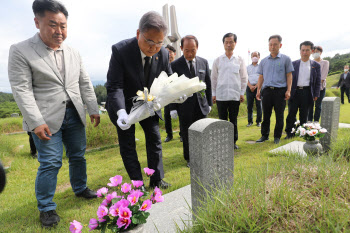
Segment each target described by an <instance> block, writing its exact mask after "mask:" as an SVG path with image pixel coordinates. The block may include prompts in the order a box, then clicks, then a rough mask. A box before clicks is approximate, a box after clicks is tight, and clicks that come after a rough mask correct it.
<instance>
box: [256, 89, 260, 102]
mask: <svg viewBox="0 0 350 233" xmlns="http://www.w3.org/2000/svg"><path fill="white" fill-rule="evenodd" d="M256 99H257V100H261V99H260V91H259V90H258V91H257V92H256Z"/></svg>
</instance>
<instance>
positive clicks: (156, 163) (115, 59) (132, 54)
mask: <svg viewBox="0 0 350 233" xmlns="http://www.w3.org/2000/svg"><path fill="white" fill-rule="evenodd" d="M166 35H167V26H166V23H165V21H164V19H163V17H162V16H161V15H159V14H158V13H157V12H148V13H146V14H144V15H143V16H142V18H141V20H140V23H139V29H137V34H136V37H134V38H131V39H126V40H123V41H120V42H119V43H117V44H115V45H113V46H112V56H111V60H110V63H109V70H108V74H107V95H108V97H107V102H106V109H107V111H108V114H109V117H110V119H111V121H112V122H113V124H114V125H115V126H116V127H117V132H118V140H119V148H120V154H121V156H122V159H123V163H124V166H125V168H126V171H127V172H128V175H129V177H130V179H131V180H142V172H141V166H140V163H139V161H138V157H137V153H136V143H135V125H131V126H130V125H129V124H128V122H127V118H128V113H130V110H131V108H132V106H133V103H132V98H133V97H134V96H136V92H137V91H138V90H141V91H143V89H144V87H147V88H148V90H150V87H151V85H152V83H153V81H154V79H155V78H156V77H158V76H159V74H160V73H161V72H162V71H165V72H166V73H167V74H168V75H171V74H172V71H171V68H170V65H169V54H168V51H167V50H166V49H165V48H164V47H162V45H163V40H164V37H165V36H166ZM156 113H157V114H156V115H154V116H152V117H149V118H146V119H145V120H142V121H140V122H139V123H140V125H141V127H142V129H143V131H144V133H145V138H146V151H147V163H148V167H149V168H151V169H154V170H155V173H154V174H153V175H152V176H151V180H150V186H151V187H155V186H157V187H160V188H168V187H169V186H170V184H168V183H166V182H165V181H163V178H164V170H163V161H162V145H161V137H160V133H159V118H161V112H160V111H157V112H156Z"/></svg>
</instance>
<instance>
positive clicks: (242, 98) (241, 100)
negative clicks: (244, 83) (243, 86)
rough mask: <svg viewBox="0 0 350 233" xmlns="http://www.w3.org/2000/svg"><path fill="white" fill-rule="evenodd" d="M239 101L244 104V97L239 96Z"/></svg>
mask: <svg viewBox="0 0 350 233" xmlns="http://www.w3.org/2000/svg"><path fill="white" fill-rule="evenodd" d="M239 101H240V102H241V103H243V102H244V95H241V96H240V97H239Z"/></svg>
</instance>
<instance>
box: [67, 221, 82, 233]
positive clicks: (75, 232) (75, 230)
mask: <svg viewBox="0 0 350 233" xmlns="http://www.w3.org/2000/svg"><path fill="white" fill-rule="evenodd" d="M81 229H83V226H82V225H81V223H80V222H78V221H75V220H73V222H71V223H70V226H69V230H70V232H72V233H81Z"/></svg>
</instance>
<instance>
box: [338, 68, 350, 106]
mask: <svg viewBox="0 0 350 233" xmlns="http://www.w3.org/2000/svg"><path fill="white" fill-rule="evenodd" d="M339 87H340V99H341V103H342V104H344V93H345V94H346V96H347V97H348V102H349V103H350V98H349V96H350V74H349V66H348V65H346V66H344V73H342V74H341V75H340V79H339V82H338V85H337V89H339Z"/></svg>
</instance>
